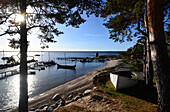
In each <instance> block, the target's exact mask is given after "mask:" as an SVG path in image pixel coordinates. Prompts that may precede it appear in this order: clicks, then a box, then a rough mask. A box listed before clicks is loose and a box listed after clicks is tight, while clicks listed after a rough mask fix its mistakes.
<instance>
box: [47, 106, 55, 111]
mask: <svg viewBox="0 0 170 112" xmlns="http://www.w3.org/2000/svg"><path fill="white" fill-rule="evenodd" d="M53 109H54V108H53V107H52V106H50V107H48V109H47V110H46V112H52V111H53Z"/></svg>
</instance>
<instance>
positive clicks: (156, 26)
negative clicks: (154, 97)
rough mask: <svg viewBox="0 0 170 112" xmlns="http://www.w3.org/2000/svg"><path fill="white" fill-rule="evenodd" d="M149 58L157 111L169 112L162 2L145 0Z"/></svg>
mask: <svg viewBox="0 0 170 112" xmlns="http://www.w3.org/2000/svg"><path fill="white" fill-rule="evenodd" d="M147 12H148V25H149V41H150V45H151V58H152V63H153V69H154V73H155V77H156V86H157V92H158V111H159V112H170V102H169V101H170V86H169V85H170V59H169V57H168V51H167V46H166V41H165V35H164V24H163V19H164V16H163V0H147Z"/></svg>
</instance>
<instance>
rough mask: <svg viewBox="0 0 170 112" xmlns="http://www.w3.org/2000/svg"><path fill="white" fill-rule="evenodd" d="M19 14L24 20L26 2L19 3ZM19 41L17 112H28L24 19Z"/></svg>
mask: <svg viewBox="0 0 170 112" xmlns="http://www.w3.org/2000/svg"><path fill="white" fill-rule="evenodd" d="M20 8H21V14H22V15H23V16H24V18H26V0H21V1H20ZM20 35H21V39H20V54H21V59H20V96H19V112H28V87H27V86H28V84H27V30H26V19H24V21H22V22H21V33H20Z"/></svg>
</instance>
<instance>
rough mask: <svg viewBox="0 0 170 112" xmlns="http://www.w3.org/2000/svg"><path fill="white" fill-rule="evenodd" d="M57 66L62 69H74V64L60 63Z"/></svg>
mask: <svg viewBox="0 0 170 112" xmlns="http://www.w3.org/2000/svg"><path fill="white" fill-rule="evenodd" d="M57 68H63V69H73V70H75V69H76V64H75V65H66V64H65V65H61V64H57Z"/></svg>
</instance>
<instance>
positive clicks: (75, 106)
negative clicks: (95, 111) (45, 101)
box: [53, 105, 91, 112]
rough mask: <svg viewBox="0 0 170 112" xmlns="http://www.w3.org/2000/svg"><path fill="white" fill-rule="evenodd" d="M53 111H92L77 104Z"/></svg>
mask: <svg viewBox="0 0 170 112" xmlns="http://www.w3.org/2000/svg"><path fill="white" fill-rule="evenodd" d="M53 112H91V111H89V110H87V109H86V108H84V107H80V106H77V105H71V106H67V107H60V108H58V109H56V110H54V111H53Z"/></svg>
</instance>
